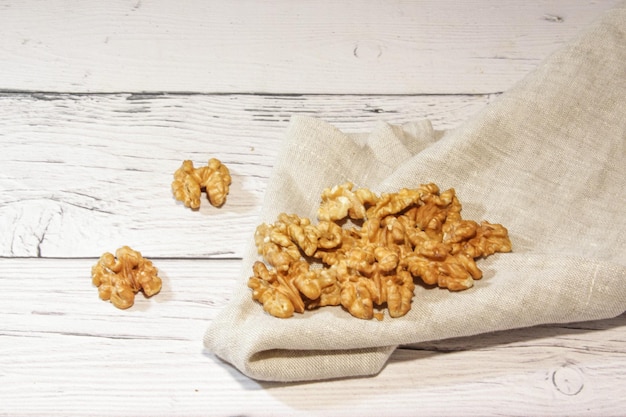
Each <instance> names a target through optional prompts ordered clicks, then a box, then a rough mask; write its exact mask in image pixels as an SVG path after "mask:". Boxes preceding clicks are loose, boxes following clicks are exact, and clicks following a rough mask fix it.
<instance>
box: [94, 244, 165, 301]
mask: <svg viewBox="0 0 626 417" xmlns="http://www.w3.org/2000/svg"><path fill="white" fill-rule="evenodd" d="M157 272H158V271H157V269H156V268H155V267H154V266H153V265H152V262H151V261H149V260H148V259H145V258H143V257H142V256H141V253H139V252H137V251H135V250H132V249H131V248H129V247H128V246H122V247H121V248H119V249H117V250H116V251H115V256H114V255H113V254H112V253H109V252H106V253H104V254H103V255H102V256H101V257H100V259H99V260H98V263H96V264H95V265H94V266H93V267H92V268H91V278H92V283H93V284H94V285H95V286H97V287H98V294H99V296H100V298H101V299H102V300H105V301H106V300H110V301H111V303H113V305H114V306H115V307H117V308H120V309H126V308H129V307H131V306H132V305H133V304H134V302H135V294H136V293H137V292H139V291H143V293H144V294H145V295H146V297H151V296H153V295H154V294H156V293H158V292H159V291H161V284H162V281H161V278H159V277H158V275H157Z"/></svg>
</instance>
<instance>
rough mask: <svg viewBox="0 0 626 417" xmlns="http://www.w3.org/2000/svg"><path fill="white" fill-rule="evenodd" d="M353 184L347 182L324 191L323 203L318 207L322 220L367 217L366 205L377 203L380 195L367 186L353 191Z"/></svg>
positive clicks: (319, 216)
mask: <svg viewBox="0 0 626 417" xmlns="http://www.w3.org/2000/svg"><path fill="white" fill-rule="evenodd" d="M352 187H353V184H352V183H350V182H347V183H345V184H342V185H336V186H334V187H332V188H327V189H325V190H324V191H323V192H322V203H321V204H320V207H319V209H318V216H317V217H318V218H319V219H320V220H341V219H344V218H346V217H348V216H349V217H350V218H351V219H363V218H365V213H366V205H367V206H369V205H372V204H375V203H376V201H377V200H378V197H376V195H375V194H374V193H372V192H371V191H370V190H368V189H366V188H361V189H357V190H355V191H354V192H353V191H352Z"/></svg>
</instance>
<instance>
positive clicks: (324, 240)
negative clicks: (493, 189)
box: [248, 183, 511, 320]
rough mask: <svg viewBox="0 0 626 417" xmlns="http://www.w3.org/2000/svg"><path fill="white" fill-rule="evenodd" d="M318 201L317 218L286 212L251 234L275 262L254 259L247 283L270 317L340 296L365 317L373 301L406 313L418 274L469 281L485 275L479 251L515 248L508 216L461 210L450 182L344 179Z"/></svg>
mask: <svg viewBox="0 0 626 417" xmlns="http://www.w3.org/2000/svg"><path fill="white" fill-rule="evenodd" d="M321 200H322V201H321V204H320V207H319V210H318V219H319V223H318V224H312V223H311V221H310V220H309V219H306V218H300V217H298V216H297V215H295V214H289V215H288V214H285V213H282V214H280V215H279V216H278V219H277V221H276V222H275V223H273V224H270V225H268V224H261V225H259V226H258V227H257V230H256V234H255V243H256V245H257V249H258V252H259V254H260V255H262V256H263V259H264V260H265V262H267V263H268V264H269V266H270V267H271V269H268V268H267V266H266V265H265V264H264V263H263V262H260V261H257V262H256V263H255V264H254V268H253V276H252V277H250V279H249V280H248V286H249V287H250V288H251V289H252V290H253V291H252V297H253V299H254V300H256V301H258V302H260V303H261V304H263V307H264V309H265V310H266V311H267V312H268V313H269V314H271V315H273V316H276V317H281V318H286V317H291V316H292V315H293V314H294V313H302V312H304V310H305V309H314V308H318V307H323V306H336V305H341V306H343V307H344V308H345V309H346V310H347V311H348V312H349V313H350V314H351V315H353V316H355V317H358V318H361V319H371V318H373V317H376V318H377V319H379V320H380V319H381V318H382V314H381V313H380V312H375V311H374V310H375V309H381V308H385V307H386V308H387V310H388V312H389V315H390V316H391V317H401V316H403V315H405V314H406V313H407V312H408V311H409V310H410V309H411V303H412V299H413V293H414V289H415V282H414V279H420V280H421V281H422V282H423V283H424V284H426V285H432V286H438V287H441V288H447V289H448V290H450V291H460V290H464V289H467V288H470V287H472V286H473V285H474V280H478V279H480V278H481V277H482V272H481V270H480V269H479V268H478V267H477V265H476V262H475V260H476V259H477V258H481V257H486V256H489V255H492V254H494V253H496V252H510V251H511V241H510V240H509V237H508V231H507V229H506V228H505V227H503V226H502V225H499V224H491V223H488V222H484V221H483V222H482V223H480V224H479V223H476V222H474V221H472V220H463V219H462V218H461V204H460V203H459V201H458V199H457V197H456V195H455V191H454V189H449V190H447V191H444V192H440V191H439V188H438V187H437V186H436V185H435V184H424V185H421V186H420V187H418V188H416V189H406V188H405V189H401V190H400V191H398V192H397V193H386V194H382V195H380V196H377V195H375V194H374V193H373V192H371V191H370V190H368V189H364V188H361V189H356V190H353V184H351V183H346V184H342V185H338V186H335V187H332V188H328V189H326V190H324V192H323V193H322V199H321ZM343 224H345V225H349V224H351V225H352V226H344V227H342V226H341V225H343ZM359 225H360V226H359Z"/></svg>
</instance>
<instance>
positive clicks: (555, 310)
mask: <svg viewBox="0 0 626 417" xmlns="http://www.w3.org/2000/svg"><path fill="white" fill-rule="evenodd" d="M625 167H626V4H624V5H622V6H621V7H618V8H616V9H614V10H613V11H611V12H610V13H608V14H606V15H605V16H603V17H602V19H600V21H599V22H597V23H596V24H594V25H593V26H592V27H590V28H589V29H588V30H587V31H585V32H584V33H582V34H581V35H579V36H578V37H577V38H576V39H574V40H572V41H571V42H570V43H569V44H568V45H567V46H566V47H564V48H562V49H561V50H560V51H557V52H556V53H555V54H553V55H552V56H551V57H549V58H548V59H547V60H546V61H545V62H544V63H542V64H541V65H540V66H539V67H538V69H536V70H535V71H534V72H532V73H531V74H529V75H528V76H527V77H526V78H525V79H523V80H522V81H521V82H519V83H518V84H517V85H516V86H515V87H514V88H512V89H511V90H510V91H508V92H506V93H505V94H503V95H501V96H500V97H499V98H498V99H497V100H496V101H495V102H494V103H492V104H490V105H488V106H487V108H486V109H485V110H484V111H482V112H481V113H480V114H478V115H477V116H476V117H475V118H473V119H472V120H470V121H468V122H467V123H465V124H463V125H462V126H460V127H459V128H457V129H455V130H451V131H448V132H445V133H443V132H435V131H433V129H432V127H431V125H430V123H429V122H427V121H418V122H415V123H410V124H407V125H404V126H390V125H386V124H383V123H381V124H380V126H379V127H378V128H377V129H376V130H375V131H374V132H372V133H371V134H369V135H346V134H344V133H342V132H340V131H339V130H337V129H335V128H333V127H332V126H330V125H328V124H326V123H324V122H322V121H319V120H315V119H312V118H304V117H294V118H293V119H292V122H291V124H290V126H289V128H288V131H287V137H286V141H285V143H284V146H283V149H282V150H281V153H280V155H279V157H278V160H277V161H276V165H275V170H274V173H273V176H272V178H271V180H270V182H269V184H268V188H267V193H266V197H265V201H264V204H263V211H262V216H261V219H259V223H260V222H274V221H275V220H276V217H277V215H278V214H279V213H280V212H287V213H297V214H299V215H301V216H308V217H310V218H312V219H315V215H316V208H317V207H318V204H319V201H320V194H321V192H322V190H323V189H324V188H325V187H329V186H332V185H335V184H340V183H343V182H345V181H351V182H353V183H354V184H355V185H357V186H358V187H368V188H371V189H372V190H374V191H376V192H382V191H397V190H398V189H399V188H400V187H410V188H413V187H416V186H418V185H419V184H421V183H426V182H435V183H436V184H438V185H439V186H440V187H441V188H442V189H447V188H450V187H452V188H455V189H456V191H457V195H458V197H459V200H460V201H461V203H462V204H463V213H462V214H463V217H464V218H467V219H473V220H488V221H490V222H495V223H501V224H503V225H505V226H506V227H507V228H508V229H509V233H510V236H511V240H512V243H513V252H512V253H508V254H496V255H493V256H490V257H488V258H486V259H484V260H479V261H478V266H479V267H480V268H481V269H482V270H483V272H484V278H483V279H482V280H480V281H477V282H476V285H475V286H474V287H473V288H472V289H469V290H467V291H463V292H460V293H452V292H449V291H447V290H444V289H425V288H423V287H421V286H417V288H416V290H415V297H414V299H413V307H412V309H411V311H410V312H409V313H408V314H407V315H406V316H404V317H402V318H396V319H392V318H390V317H388V316H386V317H385V319H384V320H383V321H377V320H371V321H366V320H359V319H356V318H354V317H352V316H350V315H349V314H348V313H347V312H345V311H344V310H342V308H341V307H324V308H321V309H319V310H315V311H312V312H306V313H305V314H303V315H300V314H296V315H295V316H294V317H292V318H289V319H278V318H274V317H272V316H270V315H268V314H266V313H265V312H264V311H263V308H262V306H261V305H260V304H258V303H256V302H254V301H253V300H252V298H251V291H250V290H249V289H248V288H247V287H246V283H247V279H248V277H249V276H250V275H251V265H252V263H253V262H254V261H255V260H257V259H258V258H257V254H256V250H255V248H254V246H253V242H250V247H249V248H248V251H247V255H246V256H245V259H244V262H243V270H242V271H241V280H240V281H239V283H238V285H237V288H236V290H235V292H234V295H233V299H232V301H231V302H230V304H229V305H228V306H227V307H226V308H225V309H224V310H223V311H222V312H221V313H220V314H219V316H218V317H217V318H216V319H215V321H214V322H213V323H212V324H211V325H210V328H209V329H208V331H207V332H206V335H205V339H204V342H205V345H206V347H207V348H208V349H209V350H210V351H212V352H214V353H215V355H217V356H218V357H219V358H222V359H223V360H225V361H227V362H230V363H231V364H232V365H234V366H235V367H237V368H238V369H239V370H240V371H241V372H243V373H244V374H246V375H248V376H250V377H252V378H255V379H259V380H274V381H298V380H316V379H327V378H336V377H350V376H359V375H372V374H376V373H377V372H379V371H380V370H381V369H382V368H383V366H384V365H385V363H386V361H387V359H388V358H389V356H390V355H391V353H392V352H393V351H394V349H395V348H396V347H397V346H399V345H407V344H414V343H418V342H423V341H428V340H435V339H443V338H450V337H459V336H469V335H475V334H479V333H484V332H491V331H496V330H504V329H512V328H519V327H526V326H533V325H539V324H544V323H565V322H572V321H584V320H596V319H602V318H609V317H614V316H616V315H619V314H621V313H623V312H624V311H626V245H625V242H626V239H625V236H626V198H625V195H626V194H625V193H626V169H625ZM250 240H251V241H252V236H251V237H250Z"/></svg>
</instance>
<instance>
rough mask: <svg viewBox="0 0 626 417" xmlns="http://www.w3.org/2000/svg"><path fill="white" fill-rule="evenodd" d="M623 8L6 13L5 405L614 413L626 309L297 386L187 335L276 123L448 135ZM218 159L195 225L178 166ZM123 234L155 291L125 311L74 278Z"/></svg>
mask: <svg viewBox="0 0 626 417" xmlns="http://www.w3.org/2000/svg"><path fill="white" fill-rule="evenodd" d="M616 3H617V1H615V0H606V1H587V0H585V1H566V0H552V1H531V2H516V1H487V0H482V1H479V0H472V1H465V2H459V1H440V0H423V1H419V2H417V1H416V2H405V1H399V0H393V1H365V2H357V1H345V2H338V1H335V0H333V1H327V0H324V1H315V2H304V1H295V2H294V1H279V0H273V1H268V2H263V3H261V2H252V1H235V2H226V1H224V2H217V1H200V0H196V1H180V2H175V1H167V0H133V1H122V0H114V1H106V2H98V1H83V2H78V1H49V2H43V1H35V0H21V1H15V0H6V1H0V35H1V36H0V91H1V93H0V144H1V146H2V148H1V150H0V415H3V416H4V415H6V416H35V415H46V416H52V415H75V416H87V415H101V416H135V415H142V416H143V415H145V416H178V415H180V416H196V415H197V416H208V415H220V416H234V415H251V416H252V415H290V416H296V415H302V416H310V415H322V414H323V415H329V416H330V415H333V416H334V415H350V416H356V415H358V416H380V415H403V416H406V415H461V414H472V415H478V414H480V415H502V414H504V415H525V416H527V415H604V416H607V415H620V414H621V415H624V414H625V413H626V398H625V397H624V393H625V392H626V315H622V316H619V317H617V318H615V319H611V320H604V321H599V322H590V323H578V324H570V325H558V326H557V325H555V326H542V327H538V328H531V329H521V330H513V331H508V332H502V333H497V334H488V335H482V336H476V337H471V338H465V339H460V340H447V341H441V342H437V343H427V344H423V345H421V346H420V348H419V349H417V350H408V349H398V350H397V351H396V353H394V355H393V356H392V358H391V360H390V362H389V364H388V365H387V366H386V367H385V369H384V370H383V371H382V372H381V373H380V374H379V375H377V376H375V377H371V378H358V379H347V380H339V381H326V382H316V383H305V384H276V383H262V382H257V381H254V380H251V379H249V378H247V377H245V376H243V375H241V374H240V373H239V372H237V371H236V370H234V369H233V368H231V367H230V366H229V365H226V364H224V363H222V362H221V361H219V360H217V359H216V358H214V357H213V356H212V355H211V354H210V353H208V352H206V351H205V350H204V349H203V345H202V335H203V333H204V331H205V329H206V328H207V326H208V325H209V323H210V322H211V320H212V319H213V318H214V317H215V315H216V314H217V313H218V312H219V311H220V309H221V308H223V307H224V305H225V304H226V303H227V302H228V301H229V298H230V293H231V290H232V288H233V286H234V284H235V282H236V280H237V279H238V274H239V265H240V258H241V254H242V249H243V247H245V245H246V244H247V242H248V241H249V240H250V239H251V237H252V233H253V231H254V228H255V227H256V216H257V214H258V212H259V207H260V204H261V201H262V197H263V193H264V190H265V188H266V185H267V181H268V176H269V175H270V171H271V168H272V165H273V162H274V160H275V157H276V155H277V151H278V148H279V146H280V144H281V140H282V138H283V133H284V131H285V128H286V126H287V123H288V121H289V118H290V117H291V116H292V115H294V114H305V115H310V116H314V117H318V118H321V119H324V120H326V121H328V122H330V123H332V124H334V125H335V126H337V127H338V128H340V129H343V130H345V131H347V132H366V131H369V130H370V129H371V128H372V127H373V126H374V125H375V124H376V123H377V122H378V121H380V120H383V121H386V122H389V123H402V122H405V121H409V120H414V119H421V118H429V119H431V120H432V122H433V124H434V126H435V127H436V128H438V129H447V128H452V127H455V126H457V125H459V124H460V123H462V122H463V121H465V120H467V119H469V118H471V117H472V115H473V114H475V113H477V112H478V111H480V110H481V109H483V108H484V107H485V106H487V105H488V104H489V102H490V101H491V100H492V99H493V98H494V97H496V96H497V95H498V94H500V93H501V92H503V91H506V90H507V89H508V88H509V87H510V86H512V85H513V84H514V83H515V82H516V81H517V80H519V79H521V78H522V77H524V75H525V74H527V73H528V72H529V71H531V70H532V69H533V68H535V67H536V66H537V65H538V64H540V62H541V60H542V59H543V58H545V57H546V56H547V55H549V54H550V53H551V52H552V51H553V50H555V49H557V48H559V47H560V46H561V45H563V44H564V43H565V42H567V41H568V40H569V39H571V38H572V37H573V36H574V35H575V34H576V33H577V32H578V31H580V30H581V29H583V28H585V26H587V25H588V24H590V23H591V22H592V21H593V20H595V19H596V18H598V17H599V16H600V15H601V14H602V13H604V12H605V11H606V10H608V9H610V8H611V7H612V6H614V5H615V4H616ZM210 157H216V158H219V159H220V160H222V162H224V163H225V164H226V165H227V166H228V167H229V168H230V169H231V173H232V176H233V183H232V187H231V192H230V194H229V197H228V201H227V203H226V205H225V206H224V207H222V208H220V209H216V208H214V207H211V206H210V205H209V204H206V203H205V204H203V205H202V207H201V209H200V210H199V211H198V212H193V211H191V210H188V209H186V208H184V207H183V206H182V205H181V204H180V203H177V202H176V201H175V200H174V199H173V197H172V193H171V190H170V183H171V180H172V174H173V172H174V171H175V170H176V169H177V168H178V167H179V166H180V164H181V162H182V160H184V159H191V160H193V161H194V162H195V163H197V164H204V163H206V161H207V160H208V158H210ZM122 245H130V246H131V247H133V248H135V249H137V250H139V251H141V252H142V254H143V255H144V256H146V257H148V258H150V259H151V260H153V262H154V264H155V266H157V268H158V269H159V271H160V273H161V276H162V277H163V281H164V283H163V289H162V291H161V293H160V294H158V295H157V296H155V297H153V298H151V299H145V298H144V297H143V296H142V295H138V297H137V299H136V304H135V305H134V306H133V307H132V308H131V309H129V310H118V309H116V308H115V307H113V305H111V304H110V303H108V302H103V301H100V300H99V298H98V294H97V289H96V288H95V287H94V286H93V285H92V283H91V279H90V268H91V266H92V265H93V264H94V263H95V262H96V259H97V258H98V257H99V256H100V255H101V254H102V253H104V252H107V251H110V252H112V251H115V249H116V248H118V247H120V246H122Z"/></svg>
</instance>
